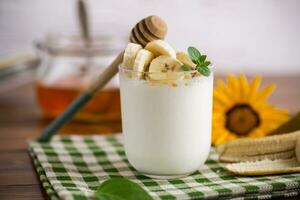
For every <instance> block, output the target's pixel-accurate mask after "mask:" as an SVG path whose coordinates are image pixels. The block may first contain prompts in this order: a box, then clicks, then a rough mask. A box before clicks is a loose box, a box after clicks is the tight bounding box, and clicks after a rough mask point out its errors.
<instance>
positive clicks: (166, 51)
mask: <svg viewBox="0 0 300 200" xmlns="http://www.w3.org/2000/svg"><path fill="white" fill-rule="evenodd" d="M145 49H147V50H149V51H151V52H152V53H153V54H154V56H155V57H157V56H162V55H165V56H170V57H173V58H176V52H175V50H174V49H173V48H172V47H171V46H170V45H169V44H168V43H166V42H165V41H163V40H154V41H152V42H149V43H148V44H147V45H146V47H145Z"/></svg>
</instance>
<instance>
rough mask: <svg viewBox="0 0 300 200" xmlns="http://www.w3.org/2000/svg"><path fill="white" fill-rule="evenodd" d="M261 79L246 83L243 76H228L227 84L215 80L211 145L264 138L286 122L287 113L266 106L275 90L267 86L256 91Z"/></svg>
mask: <svg viewBox="0 0 300 200" xmlns="http://www.w3.org/2000/svg"><path fill="white" fill-rule="evenodd" d="M260 82H261V77H259V76H256V77H255V78H254V79H253V80H252V82H251V83H248V81H247V78H246V77H245V76H244V75H240V76H238V77H235V76H233V75H229V76H228V77H227V84H226V83H224V82H223V81H222V80H218V82H217V86H216V87H215V89H214V97H213V100H214V104H213V134H212V142H213V144H214V145H219V144H222V143H224V142H226V141H229V140H233V139H235V138H241V137H260V136H264V135H266V134H267V133H268V132H269V131H271V130H273V129H274V128H276V127H277V126H279V125H280V124H281V123H283V122H285V121H286V120H287V119H288V112H287V111H286V110H283V109H277V108H275V107H274V106H273V105H271V104H269V103H268V102H267V100H268V97H269V96H270V94H271V93H272V92H273V90H274V89H275V85H269V86H267V87H265V88H263V89H259V86H260Z"/></svg>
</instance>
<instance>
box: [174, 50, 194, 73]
mask: <svg viewBox="0 0 300 200" xmlns="http://www.w3.org/2000/svg"><path fill="white" fill-rule="evenodd" d="M176 58H177V59H178V60H179V61H180V62H182V63H183V64H184V65H187V66H189V67H191V68H192V69H196V66H197V65H196V64H195V63H193V61H192V60H191V58H190V57H189V55H188V54H187V53H185V52H177V53H176Z"/></svg>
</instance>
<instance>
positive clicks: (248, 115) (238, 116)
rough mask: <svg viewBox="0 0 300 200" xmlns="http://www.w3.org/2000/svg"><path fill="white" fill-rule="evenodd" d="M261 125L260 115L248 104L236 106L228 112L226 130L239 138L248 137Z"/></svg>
mask: <svg viewBox="0 0 300 200" xmlns="http://www.w3.org/2000/svg"><path fill="white" fill-rule="evenodd" d="M259 124H260V119H259V115H258V114H257V112H256V111H255V110H253V108H252V107H251V106H249V105H248V104H238V105H235V106H233V107H232V108H231V109H230V110H228V111H227V112H226V128H227V129H228V130H229V131H231V132H233V133H235V134H237V135H239V136H246V135H248V134H249V133H250V132H251V131H252V130H253V129H255V128H256V127H258V126H259Z"/></svg>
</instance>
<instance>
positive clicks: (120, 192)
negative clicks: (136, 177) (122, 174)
mask: <svg viewBox="0 0 300 200" xmlns="http://www.w3.org/2000/svg"><path fill="white" fill-rule="evenodd" d="M96 199H97V200H153V198H152V197H151V196H150V195H149V194H148V193H147V192H146V191H145V190H144V189H143V188H141V187H140V186H139V185H138V184H137V183H135V182H132V181H130V180H128V179H125V178H112V179H109V180H107V181H105V182H104V183H102V184H101V185H100V186H99V187H98V189H97V191H96Z"/></svg>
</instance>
